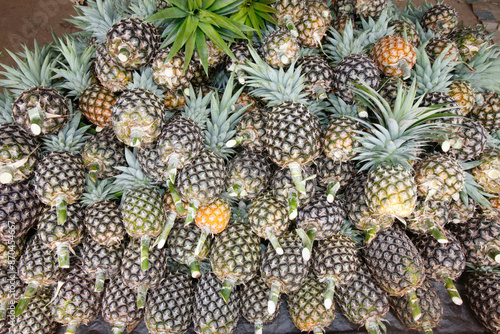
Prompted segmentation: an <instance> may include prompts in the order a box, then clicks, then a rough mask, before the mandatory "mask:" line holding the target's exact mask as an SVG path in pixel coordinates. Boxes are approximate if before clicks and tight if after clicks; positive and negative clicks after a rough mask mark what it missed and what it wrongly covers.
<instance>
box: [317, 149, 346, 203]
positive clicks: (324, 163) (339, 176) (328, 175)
mask: <svg viewBox="0 0 500 334" xmlns="http://www.w3.org/2000/svg"><path fill="white" fill-rule="evenodd" d="M316 165H317V172H318V174H317V175H318V177H317V179H318V183H319V185H320V186H321V187H324V188H326V195H327V198H326V199H327V201H328V202H330V203H331V202H333V201H334V199H335V195H336V194H337V193H342V192H344V190H345V189H346V188H347V186H348V185H350V184H351V182H352V179H353V177H354V175H356V165H355V163H354V162H352V161H347V162H335V161H334V160H332V159H330V158H328V157H326V156H325V155H320V156H319V157H318V159H316Z"/></svg>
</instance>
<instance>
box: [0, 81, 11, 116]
mask: <svg viewBox="0 0 500 334" xmlns="http://www.w3.org/2000/svg"><path fill="white" fill-rule="evenodd" d="M13 103H14V97H13V96H12V95H11V94H10V93H9V91H8V90H7V89H4V90H3V94H2V93H0V124H7V123H12V122H13V121H14V120H13V119H12V104H13Z"/></svg>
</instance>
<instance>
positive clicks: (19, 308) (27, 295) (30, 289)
mask: <svg viewBox="0 0 500 334" xmlns="http://www.w3.org/2000/svg"><path fill="white" fill-rule="evenodd" d="M37 290H38V284H37V283H36V282H34V281H32V282H30V284H28V286H27V287H26V290H24V294H23V296H22V297H21V299H20V300H19V302H18V303H17V305H16V309H15V310H14V315H15V316H16V317H17V316H18V315H20V314H22V313H23V312H24V310H25V309H26V307H27V306H28V304H29V302H30V301H31V299H32V298H33V297H34V296H35V294H36V291H37Z"/></svg>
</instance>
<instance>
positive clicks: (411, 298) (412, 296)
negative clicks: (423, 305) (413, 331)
mask: <svg viewBox="0 0 500 334" xmlns="http://www.w3.org/2000/svg"><path fill="white" fill-rule="evenodd" d="M406 297H407V298H408V303H409V304H410V310H411V314H412V315H413V320H415V321H418V320H419V319H420V318H421V317H422V311H421V310H420V305H419V304H418V297H417V294H416V293H415V290H410V291H408V292H407V293H406Z"/></svg>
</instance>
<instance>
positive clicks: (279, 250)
mask: <svg viewBox="0 0 500 334" xmlns="http://www.w3.org/2000/svg"><path fill="white" fill-rule="evenodd" d="M267 239H269V242H270V243H271V245H272V246H273V248H274V250H275V251H276V253H277V254H278V255H283V248H281V245H280V243H279V241H278V238H276V235H275V234H274V233H272V232H268V233H267Z"/></svg>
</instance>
